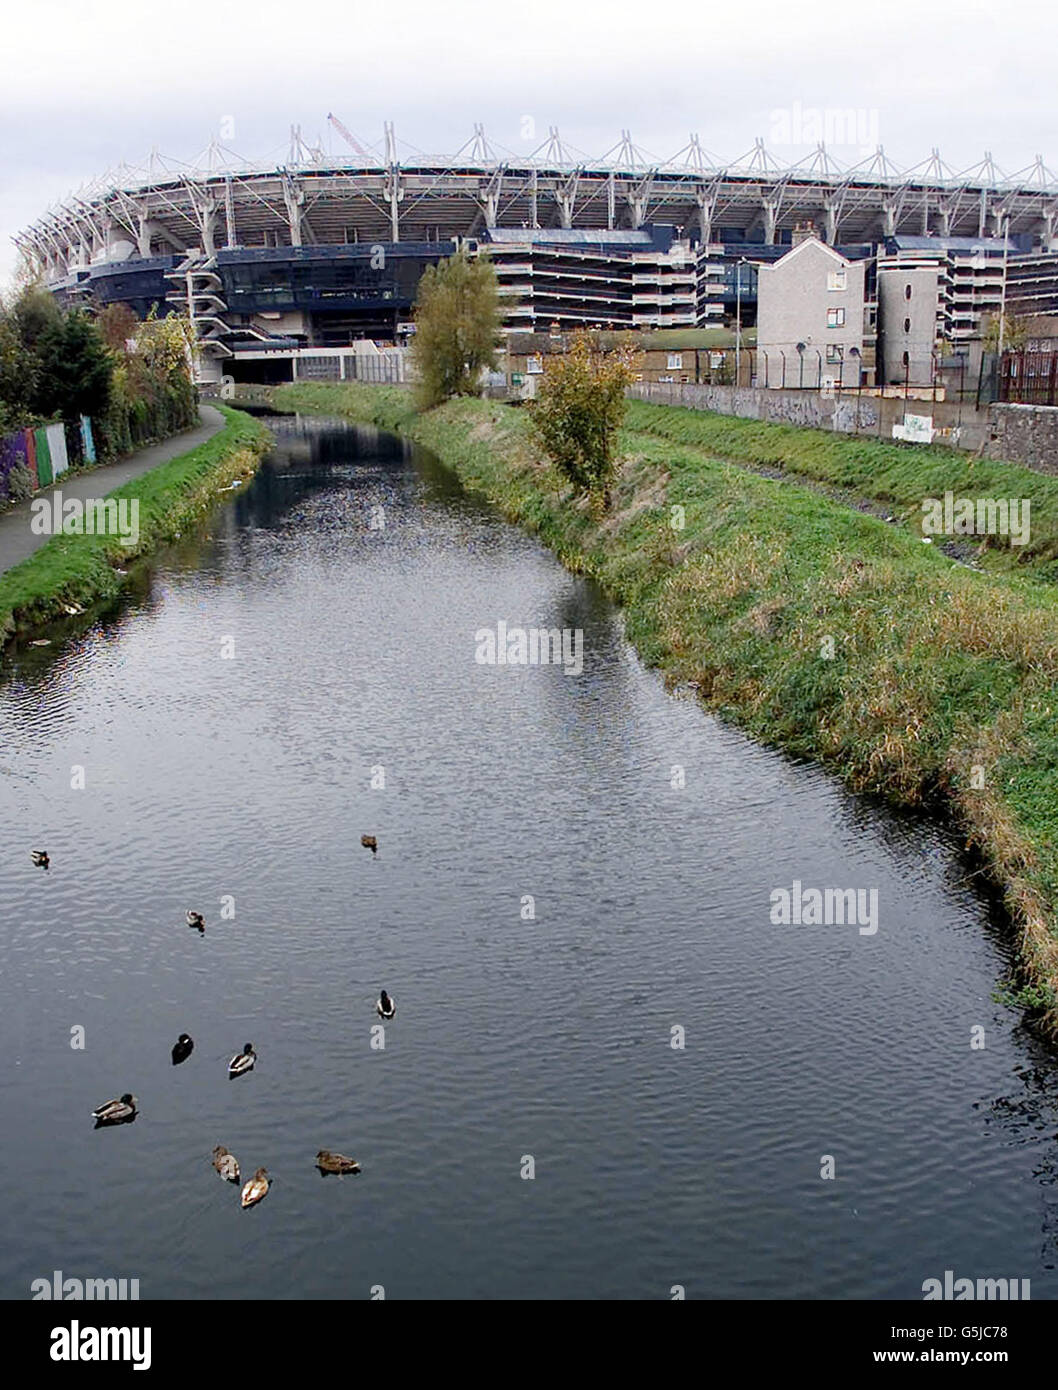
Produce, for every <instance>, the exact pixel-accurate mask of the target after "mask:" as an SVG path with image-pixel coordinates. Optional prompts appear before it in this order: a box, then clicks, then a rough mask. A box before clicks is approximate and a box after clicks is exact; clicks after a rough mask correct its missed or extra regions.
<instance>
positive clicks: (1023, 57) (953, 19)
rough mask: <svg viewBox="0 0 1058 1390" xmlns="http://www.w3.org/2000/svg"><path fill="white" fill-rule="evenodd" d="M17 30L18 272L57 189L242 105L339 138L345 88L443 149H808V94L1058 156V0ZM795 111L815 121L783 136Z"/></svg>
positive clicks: (253, 16) (961, 138) (175, 8)
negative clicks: (483, 139) (550, 133)
mask: <svg viewBox="0 0 1058 1390" xmlns="http://www.w3.org/2000/svg"><path fill="white" fill-rule="evenodd" d="M4 31H5V32H4V43H3V52H2V55H0V111H2V120H3V124H2V127H0V128H2V130H3V137H2V139H3V171H4V180H3V199H2V203H0V277H2V278H3V279H5V280H6V279H7V277H8V276H9V274H10V271H11V269H12V267H13V264H14V250H13V248H12V247H11V245H10V241H9V238H10V237H11V235H12V233H13V232H15V231H17V230H18V228H19V227H20V226H23V225H24V224H25V223H27V222H29V221H32V220H33V218H34V217H36V216H37V215H39V214H40V213H41V212H43V211H44V210H45V209H46V207H47V205H48V204H49V203H50V202H51V201H53V200H55V199H58V198H61V197H62V196H64V195H65V194H66V193H68V192H70V191H72V190H73V189H75V188H76V187H78V186H79V185H80V184H81V183H83V182H85V181H87V180H90V179H93V178H95V177H96V176H98V175H99V174H101V173H103V172H104V171H105V170H106V169H108V168H110V167H112V166H114V165H116V164H118V163H119V162H120V161H122V160H127V161H128V162H129V163H130V164H135V165H139V164H143V163H144V162H145V160H146V157H147V155H148V154H149V152H150V150H151V148H152V147H156V148H157V149H158V150H159V151H160V152H161V153H162V154H163V155H166V156H170V157H172V158H175V159H182V160H188V161H190V160H193V159H194V158H195V157H196V155H198V154H199V153H200V152H201V151H202V150H203V149H204V147H205V146H206V145H207V144H208V142H209V139H210V137H211V135H217V134H219V132H220V129H221V123H222V121H223V120H224V118H226V117H227V118H230V120H231V122H232V123H233V124H234V132H235V133H234V137H233V138H232V139H230V140H228V141H226V142H225V143H226V144H228V145H229V146H230V147H231V148H232V149H234V150H235V151H237V152H238V154H240V155H241V156H243V157H244V158H246V159H248V160H253V161H257V160H263V159H278V160H282V159H283V158H284V157H285V154H286V150H287V147H288V143H289V127H290V125H291V123H298V124H300V125H301V127H302V132H303V135H304V136H305V137H306V138H307V139H309V140H310V141H315V140H316V138H317V136H320V137H322V139H323V142H324V147H325V148H328V149H331V150H333V151H334V152H335V153H336V154H339V153H341V152H343V151H344V149H345V147H344V146H343V145H342V144H341V142H340V140H339V139H338V137H337V136H336V135H334V134H333V133H332V132H331V131H330V130H329V128H328V126H327V124H326V115H327V112H328V111H329V110H333V111H334V112H335V113H336V114H337V115H339V116H340V117H341V118H342V120H343V121H344V122H345V123H346V125H347V126H349V128H350V129H351V130H352V131H354V132H355V134H356V135H357V136H358V137H359V138H360V139H361V140H362V141H363V142H364V143H365V144H375V143H377V142H379V141H380V139H381V131H382V123H383V121H384V120H386V119H391V120H393V121H394V122H395V125H396V133H397V137H398V140H399V141H402V142H405V146H406V147H412V148H414V149H418V150H421V151H423V152H426V153H430V154H435V153H446V154H451V153H454V152H455V151H456V150H457V149H458V148H459V147H460V146H461V145H462V144H464V142H465V141H467V140H468V139H469V138H470V136H471V134H472V130H473V124H474V122H475V121H481V122H483V123H484V125H485V129H486V132H487V134H488V136H489V138H490V140H492V141H494V142H495V143H496V144H497V145H498V146H501V147H503V148H504V149H506V150H508V151H512V152H515V153H528V152H529V151H531V150H532V149H533V148H534V147H535V146H536V145H537V144H540V143H541V142H543V141H544V140H545V139H546V137H547V128H548V126H550V125H556V126H558V127H559V130H560V132H561V135H562V138H563V140H564V141H566V142H568V143H569V144H570V145H571V146H573V147H575V148H576V149H578V150H581V151H584V152H585V153H586V154H588V155H592V156H599V155H602V154H603V153H604V152H605V151H606V150H608V149H610V148H611V147H612V146H613V145H615V144H616V143H617V141H618V140H619V138H620V131H621V129H622V128H623V127H627V128H628V129H629V130H630V131H631V134H632V139H633V141H634V143H635V144H636V145H637V146H639V147H640V148H642V149H643V150H645V151H647V152H649V153H650V154H651V155H653V156H657V157H659V158H665V157H667V156H670V155H672V154H674V153H675V152H676V151H677V150H678V149H680V148H681V147H682V146H684V145H685V144H686V143H687V139H688V134H689V132H690V131H692V130H695V131H697V132H698V134H699V136H700V139H701V142H702V145H703V146H704V147H705V148H706V149H707V150H709V151H712V152H714V153H715V154H717V155H719V156H722V157H723V158H726V159H734V158H736V157H737V156H739V155H741V154H743V153H744V152H745V151H747V150H748V149H749V148H750V147H751V146H752V144H753V140H754V138H755V137H756V136H758V135H759V136H762V137H764V138H765V140H766V142H767V143H768V144H769V146H771V147H772V148H773V151H774V153H775V154H776V156H777V157H778V158H780V159H788V160H789V161H790V162H793V161H795V160H796V159H798V158H800V157H802V156H803V155H805V154H806V153H808V152H809V151H810V148H811V143H812V137H813V131H812V127H811V118H812V113H813V112H818V113H819V114H820V115H821V116H822V115H824V114H825V113H826V111H827V110H828V109H829V110H830V111H832V112H833V111H842V110H847V109H851V110H853V111H855V112H857V113H858V119H859V125H860V131H859V132H858V135H862V136H866V137H867V142H868V143H869V144H871V145H873V144H874V143H876V141H877V142H880V143H881V144H883V145H884V146H885V150H886V154H887V155H888V156H889V157H890V158H891V159H893V160H894V161H895V162H896V163H898V164H900V165H904V166H907V165H911V164H914V163H917V162H918V161H919V160H922V159H924V158H926V157H927V156H928V155H929V153H930V149H931V147H933V146H938V147H939V149H940V152H941V155H942V157H943V158H944V160H945V162H946V163H948V164H949V165H951V166H952V168H953V169H955V170H960V169H963V168H966V167H968V166H970V165H973V164H976V163H977V162H978V161H979V160H980V159H981V157H982V155H983V152H984V151H985V150H986V149H989V150H991V152H992V154H993V155H994V157H995V159H996V161H997V162H998V164H999V165H1000V166H1001V167H1003V168H1005V169H1006V170H1007V171H1009V172H1014V171H1015V170H1017V169H1020V168H1022V167H1024V166H1025V165H1027V164H1029V163H1031V161H1032V159H1033V158H1034V157H1035V155H1036V154H1041V155H1042V156H1043V158H1044V160H1045V161H1046V163H1047V164H1048V165H1050V166H1052V167H1058V138H1056V137H1058V106H1056V103H1055V99H1054V65H1053V54H1054V52H1055V40H1056V38H1058V13H1056V11H1055V10H1053V9H1052V8H1051V7H1050V6H1049V5H1042V4H1039V5H1037V4H1032V3H1026V0H1016V2H1015V3H1008V4H1006V5H1004V6H1001V7H996V6H995V5H994V3H989V4H984V3H981V0H961V3H960V4H959V5H958V6H957V7H956V8H951V7H949V6H944V7H940V6H936V7H927V6H925V5H923V4H921V3H911V2H910V0H894V2H893V3H890V4H889V5H888V6H877V7H872V8H871V11H870V12H862V11H854V10H853V7H851V6H849V5H847V4H832V3H829V2H825V3H818V4H814V5H805V6H801V5H791V4H790V3H789V0H783V3H775V2H774V0H757V3H755V4H753V5H751V6H745V5H737V4H725V5H723V6H719V7H713V6H710V5H708V4H697V5H676V6H657V5H650V4H637V5H632V4H628V3H624V2H623V0H614V3H610V4H603V3H599V2H598V0H531V2H530V0H517V3H514V4H509V5H506V6H496V5H483V4H480V3H474V4H470V3H468V0H447V3H443V4H442V3H438V0H401V3H398V4H392V3H367V4H365V3H363V2H362V0H352V3H344V4H341V3H333V2H332V0H311V3H309V4H306V5H295V4H291V3H289V0H287V3H275V2H274V0H256V2H255V3H247V2H246V0H222V3H217V4H214V5H210V6H206V5H190V6H180V5H174V4H171V3H166V4H156V3H153V2H152V0H148V3H145V4H140V5H130V6H125V5H121V6H118V5H113V4H109V3H108V4H100V3H96V4H86V3H78V4H72V3H63V2H62V0H37V2H36V3H35V4H33V5H31V6H30V5H27V6H24V7H20V8H19V9H18V10H12V9H9V10H8V11H6V12H5V15H4ZM797 104H799V107H800V112H801V115H800V129H798V118H797V114H796V112H797ZM527 118H528V119H527ZM530 122H531V123H532V125H531V127H530V124H529V123H530ZM784 130H785V131H786V132H788V134H789V137H790V138H793V139H796V138H797V137H798V135H800V136H801V137H802V138H801V139H800V141H799V143H795V144H790V145H786V146H783V145H781V144H779V143H777V139H776V137H780V138H781V136H782V134H783V132H784ZM806 140H807V143H806ZM408 153H409V157H410V149H409V150H408ZM833 153H834V154H835V155H836V156H837V157H838V158H839V159H841V160H842V161H843V162H845V163H855V162H856V161H857V160H858V159H859V158H860V156H861V151H860V149H859V148H855V147H848V146H847V145H846V146H844V147H841V148H839V147H836V146H835V147H834V149H833Z"/></svg>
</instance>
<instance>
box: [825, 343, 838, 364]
mask: <svg viewBox="0 0 1058 1390" xmlns="http://www.w3.org/2000/svg"><path fill="white" fill-rule="evenodd" d="M827 361H828V362H840V361H841V348H840V347H839V346H838V345H837V343H828V344H827Z"/></svg>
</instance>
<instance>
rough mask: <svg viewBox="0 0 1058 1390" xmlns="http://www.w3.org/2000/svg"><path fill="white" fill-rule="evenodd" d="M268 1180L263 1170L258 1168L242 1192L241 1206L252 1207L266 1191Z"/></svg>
mask: <svg viewBox="0 0 1058 1390" xmlns="http://www.w3.org/2000/svg"><path fill="white" fill-rule="evenodd" d="M269 1186H270V1179H269V1177H268V1173H267V1171H266V1170H265V1169H264V1168H258V1170H257V1172H256V1173H255V1174H254V1175H253V1177H252V1178H251V1179H250V1181H249V1182H248V1183H247V1184H246V1186H245V1187H244V1188H243V1190H242V1204H243V1206H244V1207H252V1206H253V1205H254V1203H255V1202H259V1201H260V1200H261V1198H262V1197H263V1196H264V1195H265V1193H266V1192H267V1191H268V1188H269Z"/></svg>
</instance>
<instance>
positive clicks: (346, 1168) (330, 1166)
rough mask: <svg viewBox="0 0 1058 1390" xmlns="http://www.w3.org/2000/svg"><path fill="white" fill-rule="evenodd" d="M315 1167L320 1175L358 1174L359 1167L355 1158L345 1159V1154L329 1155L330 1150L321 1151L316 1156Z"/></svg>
mask: <svg viewBox="0 0 1058 1390" xmlns="http://www.w3.org/2000/svg"><path fill="white" fill-rule="evenodd" d="M316 1167H317V1168H318V1169H319V1170H320V1172H321V1173H338V1174H339V1176H340V1175H341V1174H342V1173H359V1171H360V1165H359V1163H357V1161H356V1159H355V1158H346V1156H345V1154H336V1153H331V1151H330V1149H321V1150H320V1151H319V1153H318V1154H317V1155H316Z"/></svg>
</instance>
